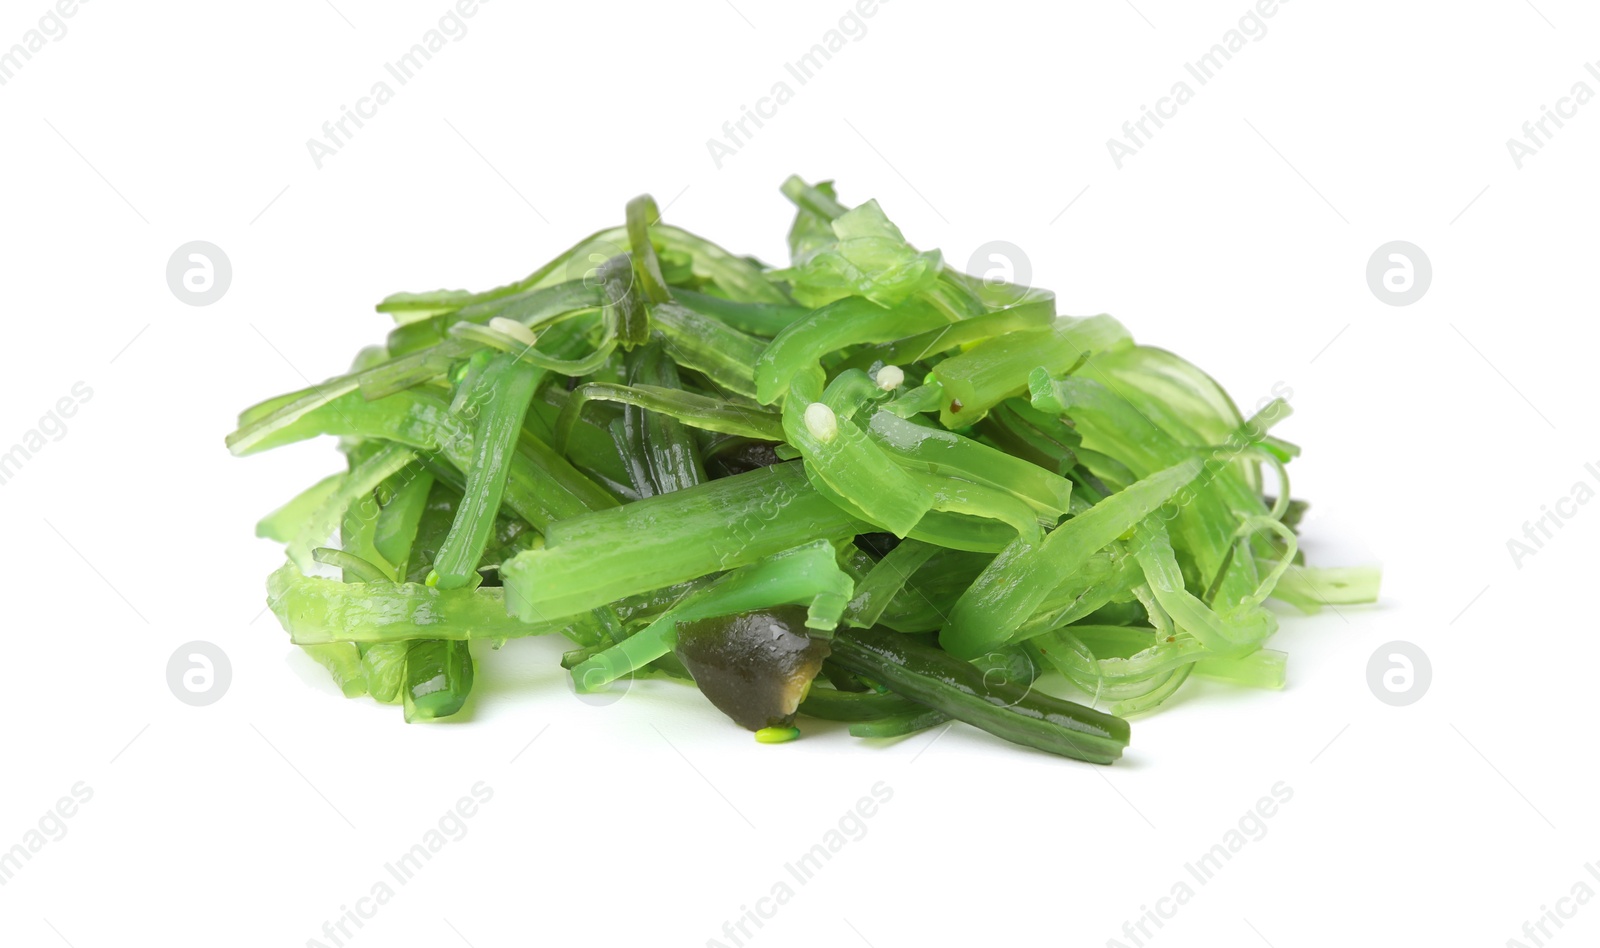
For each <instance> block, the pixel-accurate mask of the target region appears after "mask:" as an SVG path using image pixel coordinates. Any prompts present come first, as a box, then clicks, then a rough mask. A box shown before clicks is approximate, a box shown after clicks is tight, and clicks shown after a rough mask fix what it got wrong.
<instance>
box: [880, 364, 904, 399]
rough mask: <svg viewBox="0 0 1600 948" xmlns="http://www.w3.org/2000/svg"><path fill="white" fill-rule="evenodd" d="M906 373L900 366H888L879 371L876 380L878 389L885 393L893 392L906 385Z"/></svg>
mask: <svg viewBox="0 0 1600 948" xmlns="http://www.w3.org/2000/svg"><path fill="white" fill-rule="evenodd" d="M905 380H906V373H905V372H904V371H902V370H901V368H900V367H899V366H898V365H886V366H884V367H883V368H881V369H879V370H878V377H877V379H876V381H877V383H878V387H879V388H881V389H883V390H884V391H885V392H892V391H894V390H895V389H897V388H899V387H900V386H901V385H902V384H904V383H905Z"/></svg>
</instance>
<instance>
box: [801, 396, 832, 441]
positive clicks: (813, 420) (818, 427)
mask: <svg viewBox="0 0 1600 948" xmlns="http://www.w3.org/2000/svg"><path fill="white" fill-rule="evenodd" d="M806 430H807V431H809V432H811V436H812V437H814V438H816V439H818V440H819V441H832V440H833V439H834V438H837V437H838V436H839V417H838V416H837V415H835V414H834V413H833V409H831V408H829V407H828V406H827V405H824V404H822V403H821V402H812V403H811V404H809V405H807V406H806Z"/></svg>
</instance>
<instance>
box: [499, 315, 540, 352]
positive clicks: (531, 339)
mask: <svg viewBox="0 0 1600 948" xmlns="http://www.w3.org/2000/svg"><path fill="white" fill-rule="evenodd" d="M489 328H490V329H493V330H494V331H495V332H497V333H499V334H500V335H502V336H510V337H511V338H512V339H515V340H516V341H518V342H520V343H522V344H523V345H525V346H527V347H528V348H529V349H532V348H533V347H534V345H536V344H537V343H538V341H539V337H538V336H535V335H534V334H533V330H531V329H529V328H528V327H527V326H524V325H522V324H521V323H519V322H517V321H516V320H515V319H507V318H506V317H504V316H496V317H494V318H493V319H491V320H489Z"/></svg>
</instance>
